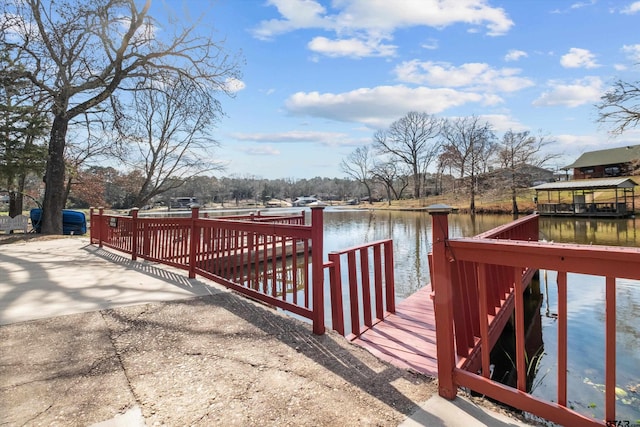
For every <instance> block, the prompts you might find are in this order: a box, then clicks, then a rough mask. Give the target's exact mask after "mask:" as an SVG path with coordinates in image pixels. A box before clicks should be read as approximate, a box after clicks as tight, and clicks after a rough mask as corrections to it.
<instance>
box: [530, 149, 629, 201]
mask: <svg viewBox="0 0 640 427" xmlns="http://www.w3.org/2000/svg"><path fill="white" fill-rule="evenodd" d="M638 147H640V146H638ZM636 185H638V184H637V183H636V181H634V180H633V179H631V178H624V177H623V178H596V179H580V180H575V181H559V182H549V183H546V184H540V185H536V186H535V187H531V188H532V189H533V190H536V191H540V190H542V191H552V190H558V191H562V190H569V191H570V190H601V189H605V188H610V189H614V188H633V187H635V186H636Z"/></svg>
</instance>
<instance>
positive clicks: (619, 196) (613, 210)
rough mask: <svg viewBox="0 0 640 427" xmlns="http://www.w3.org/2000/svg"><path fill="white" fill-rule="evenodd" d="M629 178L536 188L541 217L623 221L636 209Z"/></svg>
mask: <svg viewBox="0 0 640 427" xmlns="http://www.w3.org/2000/svg"><path fill="white" fill-rule="evenodd" d="M637 185H638V184H637V183H636V182H635V181H634V180H633V179H631V178H629V177H618V178H597V179H583V180H576V181H560V182H550V183H547V184H541V185H537V186H535V187H533V190H535V191H536V195H535V202H536V206H537V210H538V212H539V213H540V215H546V216H578V217H609V218H623V217H627V216H631V215H633V213H634V212H635V210H636V206H635V194H634V189H635V187H636V186H637Z"/></svg>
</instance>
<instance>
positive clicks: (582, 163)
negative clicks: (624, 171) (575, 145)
mask: <svg viewBox="0 0 640 427" xmlns="http://www.w3.org/2000/svg"><path fill="white" fill-rule="evenodd" d="M635 159H640V145H628V146H624V147H618V148H609V149H607V150H597V151H589V152H587V153H584V154H582V155H581V156H580V157H578V159H577V160H576V161H575V162H573V163H572V164H570V165H568V166H565V167H563V168H562V169H564V170H568V169H575V168H585V167H589V166H602V165H617V164H624V163H629V162H630V161H633V160H635Z"/></svg>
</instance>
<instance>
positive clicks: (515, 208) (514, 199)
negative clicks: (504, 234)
mask: <svg viewBox="0 0 640 427" xmlns="http://www.w3.org/2000/svg"><path fill="white" fill-rule="evenodd" d="M511 201H512V202H513V206H512V208H511V210H512V212H513V215H514V216H518V214H519V213H520V212H518V200H517V193H516V173H515V171H512V172H511Z"/></svg>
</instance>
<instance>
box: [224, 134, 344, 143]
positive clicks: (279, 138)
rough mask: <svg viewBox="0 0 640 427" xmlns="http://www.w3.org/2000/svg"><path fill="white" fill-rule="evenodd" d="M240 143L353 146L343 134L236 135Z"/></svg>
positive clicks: (234, 135) (234, 136)
mask: <svg viewBox="0 0 640 427" xmlns="http://www.w3.org/2000/svg"><path fill="white" fill-rule="evenodd" d="M231 136H232V137H233V138H235V139H237V140H239V141H252V142H259V143H264V142H270V143H274V144H290V143H314V144H320V145H325V146H338V145H353V144H354V143H353V140H352V138H350V137H349V135H347V134H345V133H341V132H318V131H297V130H296V131H287V132H275V133H236V134H232V135H231Z"/></svg>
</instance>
